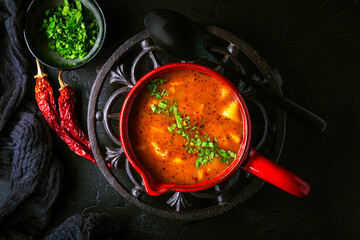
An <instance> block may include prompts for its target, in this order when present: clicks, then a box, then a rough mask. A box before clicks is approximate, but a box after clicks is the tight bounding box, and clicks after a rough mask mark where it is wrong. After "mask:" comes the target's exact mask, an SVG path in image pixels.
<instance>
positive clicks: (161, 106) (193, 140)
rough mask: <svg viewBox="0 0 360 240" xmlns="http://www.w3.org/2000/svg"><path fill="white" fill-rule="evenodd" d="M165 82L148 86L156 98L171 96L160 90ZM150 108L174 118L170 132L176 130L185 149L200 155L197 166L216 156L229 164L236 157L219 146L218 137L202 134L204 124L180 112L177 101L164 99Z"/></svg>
mask: <svg viewBox="0 0 360 240" xmlns="http://www.w3.org/2000/svg"><path fill="white" fill-rule="evenodd" d="M165 82H166V81H165V80H164V79H154V80H152V81H151V83H150V84H148V86H147V87H148V89H150V91H151V96H154V95H155V97H156V99H161V98H162V97H163V96H169V95H168V92H167V91H166V89H163V90H162V91H158V86H159V85H161V84H163V83H165ZM150 108H151V110H152V111H153V112H155V113H159V114H163V115H164V116H167V117H171V118H174V123H173V124H172V125H170V126H168V127H167V128H168V130H169V132H171V133H172V132H176V133H177V134H179V135H180V136H182V137H183V138H185V145H184V146H185V150H186V151H187V152H188V153H189V154H195V155H196V156H197V157H198V158H197V160H196V162H195V166H196V168H199V166H201V165H207V164H208V163H211V162H212V161H213V159H214V157H217V158H219V159H220V161H221V162H223V163H227V164H228V163H229V160H230V159H234V158H236V153H234V152H232V151H229V150H224V149H221V148H219V146H218V143H217V138H216V137H215V138H214V139H213V140H211V138H210V137H209V135H208V134H207V133H206V132H205V133H203V134H202V136H200V135H201V133H200V132H199V128H203V127H204V124H202V125H200V126H199V125H198V124H195V125H192V124H191V121H190V120H191V119H190V117H189V116H183V114H181V113H180V112H179V110H178V103H177V101H174V102H173V103H169V102H168V100H162V101H160V102H159V103H158V104H151V105H150Z"/></svg>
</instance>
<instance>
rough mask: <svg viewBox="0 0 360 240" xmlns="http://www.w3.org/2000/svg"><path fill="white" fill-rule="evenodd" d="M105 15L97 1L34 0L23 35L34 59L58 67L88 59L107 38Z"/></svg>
mask: <svg viewBox="0 0 360 240" xmlns="http://www.w3.org/2000/svg"><path fill="white" fill-rule="evenodd" d="M105 33H106V24H105V18H104V15H103V13H102V11H101V9H100V8H99V6H98V4H97V3H96V1H95V0H47V1H41V0H34V1H33V2H32V3H31V4H30V6H29V8H28V12H27V18H26V23H25V30H24V36H25V41H26V44H27V46H28V48H29V50H30V52H31V53H32V54H33V56H34V57H35V58H37V59H38V60H39V61H40V62H42V63H43V64H45V65H47V66H50V67H53V68H57V69H63V70H65V69H73V68H77V67H80V66H82V65H84V64H85V63H87V62H89V61H90V60H91V59H92V58H94V56H95V55H96V54H97V53H98V52H99V50H100V48H101V47H102V45H103V43H104V41H105Z"/></svg>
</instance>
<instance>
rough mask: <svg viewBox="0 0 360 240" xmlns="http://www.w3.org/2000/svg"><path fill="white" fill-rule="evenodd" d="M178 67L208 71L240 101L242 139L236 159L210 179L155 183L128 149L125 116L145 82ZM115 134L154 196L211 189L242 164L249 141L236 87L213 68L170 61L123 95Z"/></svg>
mask: <svg viewBox="0 0 360 240" xmlns="http://www.w3.org/2000/svg"><path fill="white" fill-rule="evenodd" d="M180 69H189V70H195V71H198V72H202V73H205V74H208V75H210V76H212V77H214V78H215V79H217V80H219V81H220V82H221V83H222V84H224V85H225V86H226V87H227V88H228V89H229V90H230V92H231V94H232V95H233V97H234V99H235V100H236V101H237V102H238V103H239V104H240V106H241V107H240V112H241V116H242V118H243V123H244V124H243V133H244V134H243V141H242V143H241V145H240V149H239V152H238V153H237V156H236V159H235V160H234V161H233V162H232V164H231V165H229V166H228V167H227V168H226V169H225V170H224V171H223V172H222V173H220V174H219V175H217V176H216V177H215V178H212V179H211V180H208V181H203V182H201V183H198V184H189V185H184V184H168V183H166V184H165V183H158V182H156V181H155V180H154V179H153V177H152V176H151V174H150V173H149V172H148V171H147V170H146V168H144V167H143V166H142V165H141V164H140V163H139V161H138V160H137V158H136V155H135V153H134V151H133V150H132V147H131V144H130V140H129V137H128V128H127V123H128V117H129V112H130V109H131V105H132V102H133V101H134V99H135V97H136V95H137V93H138V92H139V91H140V90H141V89H142V88H143V87H144V86H146V84H147V83H148V82H149V81H150V80H152V79H154V78H155V77H156V76H158V75H160V74H163V73H165V72H168V71H173V70H180ZM119 135H120V142H121V146H122V149H123V150H124V153H125V155H126V157H127V159H128V160H129V162H130V164H131V165H132V166H133V167H134V169H135V170H136V171H137V172H138V173H139V174H140V176H141V177H142V179H143V182H144V187H145V190H146V192H147V193H148V194H149V195H152V196H157V195H160V194H163V193H165V192H168V191H177V192H195V191H202V190H205V189H208V188H211V187H213V186H215V185H217V184H219V183H221V182H222V181H224V180H225V179H227V178H228V177H230V176H231V175H232V174H233V173H234V172H235V170H237V169H238V168H239V167H240V165H241V164H242V163H244V161H245V160H246V159H247V155H248V151H249V148H250V141H251V122H250V115H249V111H248V108H247V106H246V103H245V101H244V99H243V97H242V96H241V95H240V92H239V91H238V90H237V89H236V87H235V86H234V85H233V84H232V83H231V82H230V80H228V79H227V78H226V77H225V76H223V75H221V74H220V73H218V72H216V71H215V70H213V69H211V68H209V67H206V66H203V65H200V64H195V63H170V64H166V65H163V66H161V67H159V68H156V69H154V70H152V71H150V72H148V73H147V74H145V75H144V76H143V77H142V78H140V79H139V80H138V81H137V83H136V84H135V85H134V86H133V87H132V89H131V90H130V92H129V93H128V95H127V96H126V98H125V100H124V102H123V105H122V108H121V112H120V119H119Z"/></svg>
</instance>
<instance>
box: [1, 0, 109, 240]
mask: <svg viewBox="0 0 360 240" xmlns="http://www.w3.org/2000/svg"><path fill="white" fill-rule="evenodd" d="M24 2H25V1H20V0H0V47H1V50H0V180H2V181H9V182H10V193H9V194H8V196H6V198H5V200H4V201H3V202H1V203H0V239H41V238H43V237H44V232H45V229H46V227H47V226H48V225H49V223H50V221H51V213H52V211H51V210H52V207H53V205H54V202H55V201H56V199H57V197H58V196H59V193H60V189H61V185H62V175H63V169H62V165H61V164H60V162H58V161H57V160H56V159H55V158H53V156H52V154H51V149H52V139H51V135H50V130H49V127H48V125H47V123H46V122H45V120H44V118H43V117H42V115H41V113H40V111H39V109H38V107H37V106H35V105H34V104H33V103H31V102H30V101H29V100H27V99H25V97H24V96H25V89H26V82H27V81H28V75H27V70H28V61H29V60H28V59H27V58H26V57H27V56H26V54H27V52H28V51H27V49H26V48H25V47H24V39H23V35H22V29H23V25H22V24H23V20H24V15H25V12H24V9H25V8H26V7H27V6H26V5H24V6H23V4H24ZM33 101H34V100H33ZM53 217H56V216H53ZM112 222H113V223H114V224H116V221H114V220H113V219H112V220H110V216H109V215H108V214H105V213H90V214H79V215H75V216H73V217H71V218H69V219H68V220H66V221H65V222H64V223H63V224H62V225H60V226H59V227H58V228H57V229H55V230H53V232H52V233H51V234H50V235H48V236H47V237H46V239H105V238H106V236H109V235H111V233H112V232H113V231H114V230H115V229H116V228H113V227H114V226H110V224H109V223H112Z"/></svg>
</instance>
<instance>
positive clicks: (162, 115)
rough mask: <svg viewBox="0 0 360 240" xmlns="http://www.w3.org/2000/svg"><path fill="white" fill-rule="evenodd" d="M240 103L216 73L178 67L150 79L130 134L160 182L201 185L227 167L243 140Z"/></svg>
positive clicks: (141, 158) (132, 116) (137, 102)
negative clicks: (212, 74) (211, 74)
mask: <svg viewBox="0 0 360 240" xmlns="http://www.w3.org/2000/svg"><path fill="white" fill-rule="evenodd" d="M242 129H243V119H242V118H241V114H240V106H239V104H238V102H236V101H235V99H234V98H233V96H232V94H231V93H230V90H229V89H228V88H227V87H226V86H224V85H223V84H222V83H221V82H220V81H218V80H216V79H215V78H213V77H211V76H209V75H207V74H204V73H200V72H197V71H193V70H173V71H169V72H166V73H164V74H161V75H159V76H158V77H156V78H155V79H153V80H151V81H150V82H149V83H148V84H147V86H146V87H145V88H143V89H142V90H141V91H140V92H139V93H138V95H137V96H136V98H135V100H134V102H133V105H132V106H131V109H130V115H129V125H128V130H129V131H128V133H129V139H130V143H131V147H132V149H133V151H134V153H135V155H136V157H137V160H138V161H139V163H140V164H141V165H142V166H143V167H144V168H145V169H147V171H148V172H149V173H150V174H151V176H152V177H153V178H154V180H155V181H156V182H159V183H172V184H197V183H200V182H203V181H208V180H211V179H213V178H214V177H216V176H217V175H219V174H220V173H221V172H223V171H224V170H225V169H226V168H227V167H228V166H229V165H230V164H231V163H232V162H233V161H234V159H235V158H236V155H237V153H238V151H239V148H240V145H241V142H242V140H243V133H242Z"/></svg>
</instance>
